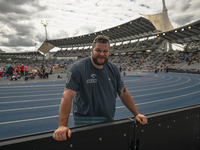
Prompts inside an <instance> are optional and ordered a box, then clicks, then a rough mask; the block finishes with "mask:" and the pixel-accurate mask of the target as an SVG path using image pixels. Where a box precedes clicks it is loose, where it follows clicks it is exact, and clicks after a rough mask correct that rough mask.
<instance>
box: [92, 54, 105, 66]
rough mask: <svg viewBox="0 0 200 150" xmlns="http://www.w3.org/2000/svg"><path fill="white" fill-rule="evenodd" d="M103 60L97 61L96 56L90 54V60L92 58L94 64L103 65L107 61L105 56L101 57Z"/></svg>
mask: <svg viewBox="0 0 200 150" xmlns="http://www.w3.org/2000/svg"><path fill="white" fill-rule="evenodd" d="M103 58H104V59H105V60H104V61H103V62H99V61H98V56H97V57H94V56H93V55H92V60H93V62H94V63H95V64H96V65H104V64H105V63H106V62H107V61H108V59H107V58H105V57H103Z"/></svg>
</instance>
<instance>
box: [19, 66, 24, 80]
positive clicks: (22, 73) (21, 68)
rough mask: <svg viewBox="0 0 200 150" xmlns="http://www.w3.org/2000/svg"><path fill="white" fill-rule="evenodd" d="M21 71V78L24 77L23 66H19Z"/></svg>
mask: <svg viewBox="0 0 200 150" xmlns="http://www.w3.org/2000/svg"><path fill="white" fill-rule="evenodd" d="M19 68H20V70H21V78H22V77H23V76H24V65H23V64H21V66H20V67H19Z"/></svg>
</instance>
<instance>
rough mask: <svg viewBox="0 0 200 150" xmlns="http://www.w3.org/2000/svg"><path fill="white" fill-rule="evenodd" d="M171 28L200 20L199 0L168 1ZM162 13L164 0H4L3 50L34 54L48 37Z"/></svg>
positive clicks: (1, 12) (1, 13) (0, 5)
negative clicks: (42, 20)
mask: <svg viewBox="0 0 200 150" xmlns="http://www.w3.org/2000/svg"><path fill="white" fill-rule="evenodd" d="M165 3H166V6H167V8H168V14H169V18H170V20H171V22H172V25H173V26H174V27H175V28H176V27H180V26H183V25H185V24H188V23H190V22H193V21H196V20H199V18H200V9H199V7H200V1H199V0H176V1H174V0H166V1H165ZM161 11H162V0H149V1H147V0H123V2H122V1H119V0H67V1H63V0H56V1H55V0H48V1H47V0H26V1H24V0H1V1H0V16H1V21H0V38H1V40H0V48H1V49H2V50H5V51H7V52H9V51H20V50H21V51H24V50H27V51H29V50H30V51H32V50H33V49H34V43H35V42H36V43H38V44H37V46H38V47H39V46H40V45H41V44H42V43H43V41H44V40H45V38H46V35H45V27H44V26H43V25H42V24H41V19H43V18H46V19H47V22H48V25H47V26H46V30H47V34H48V39H59V38H67V37H73V36H78V35H84V34H88V33H92V32H97V31H101V30H104V29H108V28H111V27H114V26H117V25H120V24H122V23H125V22H128V21H130V20H134V19H136V18H138V17H139V16H140V15H139V14H155V13H159V12H161Z"/></svg>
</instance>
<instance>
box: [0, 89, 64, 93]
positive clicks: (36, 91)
mask: <svg viewBox="0 0 200 150" xmlns="http://www.w3.org/2000/svg"><path fill="white" fill-rule="evenodd" d="M7 91H8V90H7ZM51 91H61V89H49V90H48V91H47V90H46V89H45V91H43V90H41V89H40V90H38V89H37V90H29V91H25V90H22V92H18V91H16V92H13V91H12V92H8V93H5V92H3V93H0V94H20V93H27V92H30V93H33V92H35V93H40V92H43V93H47V92H51Z"/></svg>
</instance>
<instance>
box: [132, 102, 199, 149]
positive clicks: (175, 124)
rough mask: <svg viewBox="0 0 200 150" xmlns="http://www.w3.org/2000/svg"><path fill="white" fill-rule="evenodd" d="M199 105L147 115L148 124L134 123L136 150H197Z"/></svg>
mask: <svg viewBox="0 0 200 150" xmlns="http://www.w3.org/2000/svg"><path fill="white" fill-rule="evenodd" d="M199 115H200V104H198V105H193V106H188V107H182V108H178V109H172V110H168V111H162V112H158V113H153V114H149V115H147V117H148V124H147V125H145V126H142V125H140V124H139V123H136V125H135V128H136V130H135V140H136V143H137V145H136V147H137V148H136V149H138V150H147V149H150V150H151V149H153V150H157V149H159V150H191V149H193V150H194V149H195V150H197V149H198V150H199V149H200V139H199V138H200V126H199V124H200V117H199Z"/></svg>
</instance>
